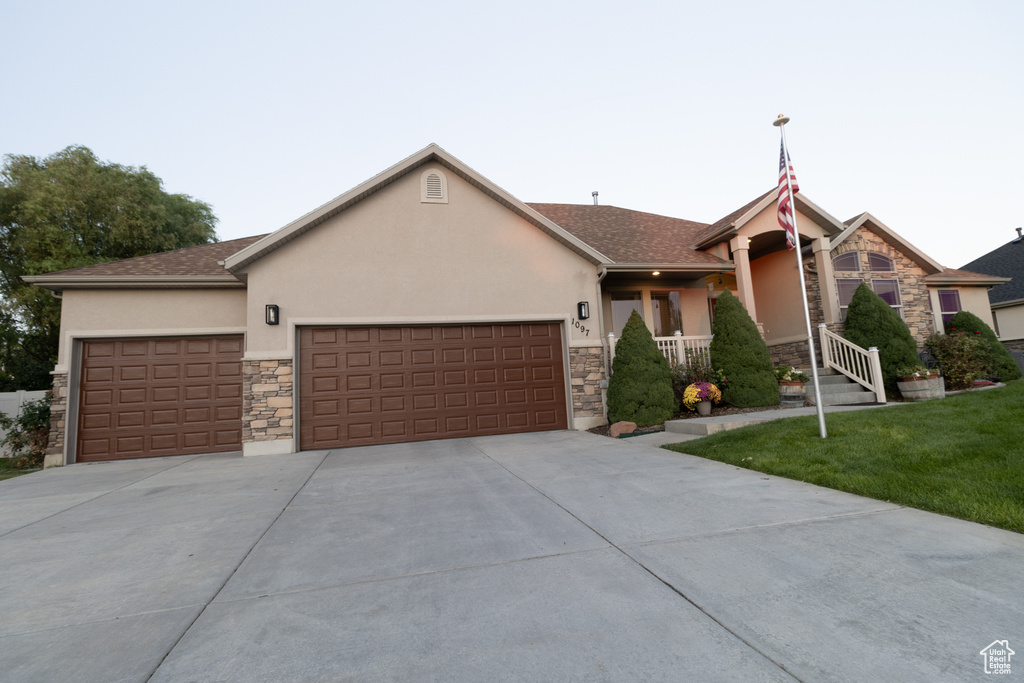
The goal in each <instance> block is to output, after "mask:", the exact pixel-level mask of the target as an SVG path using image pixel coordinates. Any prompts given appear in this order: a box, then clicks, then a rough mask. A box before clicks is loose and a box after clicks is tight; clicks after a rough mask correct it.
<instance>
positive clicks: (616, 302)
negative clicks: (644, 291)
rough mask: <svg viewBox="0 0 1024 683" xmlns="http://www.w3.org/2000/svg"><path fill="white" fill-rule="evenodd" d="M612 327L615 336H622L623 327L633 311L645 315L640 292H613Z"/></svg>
mask: <svg viewBox="0 0 1024 683" xmlns="http://www.w3.org/2000/svg"><path fill="white" fill-rule="evenodd" d="M611 298H612V327H613V328H614V330H615V336H616V337H621V336H622V328H623V327H625V326H626V321H627V320H629V316H630V314H631V313H632V312H633V311H636V312H637V313H639V314H640V315H641V316H643V303H642V298H641V296H640V292H612V293H611Z"/></svg>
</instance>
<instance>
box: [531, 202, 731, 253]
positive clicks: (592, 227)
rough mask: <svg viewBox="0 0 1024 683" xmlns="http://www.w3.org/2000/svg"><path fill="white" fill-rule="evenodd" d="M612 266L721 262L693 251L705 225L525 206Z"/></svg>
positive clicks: (591, 209) (577, 207)
mask: <svg viewBox="0 0 1024 683" xmlns="http://www.w3.org/2000/svg"><path fill="white" fill-rule="evenodd" d="M528 206H529V207H530V208H532V209H534V210H535V211H537V212H538V213H540V214H542V215H543V216H545V217H547V218H548V219H550V220H551V221H553V222H554V223H556V224H557V225H558V226H559V227H561V228H563V229H565V230H566V231H568V232H570V233H572V234H573V235H575V236H576V237H578V238H579V239H581V240H583V241H584V242H586V243H587V244H589V245H590V246H591V247H593V248H594V249H596V250H597V251H599V252H601V253H602V254H604V255H605V256H607V257H608V258H610V259H611V260H612V261H613V262H615V263H637V264H640V263H644V264H680V265H685V264H701V265H703V264H708V265H719V264H721V263H723V261H722V260H721V259H719V258H718V257H716V256H713V255H711V254H706V253H704V252H700V251H695V250H693V249H692V248H691V247H690V245H691V244H693V242H694V239H695V237H696V236H697V235H698V234H699V233H700V232H701V231H703V230H704V229H705V228H707V224H705V223H696V222H694V221H687V220H683V219H682V218H670V217H668V216H659V215H657V214H653V213H643V212H641V211H630V210H629V209H620V208H619V207H617V206H600V205H599V206H594V205H593V204H528Z"/></svg>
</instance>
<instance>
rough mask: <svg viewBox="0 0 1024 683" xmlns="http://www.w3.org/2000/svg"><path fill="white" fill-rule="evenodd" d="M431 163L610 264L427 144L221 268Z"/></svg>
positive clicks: (235, 265) (233, 266)
mask: <svg viewBox="0 0 1024 683" xmlns="http://www.w3.org/2000/svg"><path fill="white" fill-rule="evenodd" d="M432 161H433V162H437V163H439V164H441V165H442V166H444V167H445V168H446V169H448V170H449V171H451V172H452V173H455V174H456V175H458V176H459V177H460V178H462V179H463V180H465V181H466V182H468V183H470V184H471V185H473V186H474V187H476V188H477V189H479V190H481V191H482V192H484V193H485V194H487V195H489V196H490V197H491V198H492V199H494V200H496V201H497V202H498V203H500V204H502V205H504V206H505V207H506V208H508V209H510V210H512V211H513V212H515V213H517V214H519V215H520V216H521V217H523V218H525V219H526V220H528V221H530V222H531V223H533V224H534V225H536V226H537V227H539V228H540V229H542V230H543V231H545V232H547V233H548V234H549V235H551V236H552V237H553V238H554V239H556V240H557V241H559V242H561V243H562V244H564V245H565V246H566V247H568V248H569V249H571V250H572V251H574V252H576V253H577V254H579V255H580V256H582V257H583V258H585V259H587V260H588V261H590V262H592V263H594V264H600V263H608V262H610V261H611V259H610V258H608V257H607V256H605V255H604V254H601V253H600V252H598V251H597V250H596V249H594V248H593V247H591V246H590V245H588V244H586V243H584V242H583V241H581V240H580V239H578V238H577V237H575V236H573V235H571V234H570V233H568V232H566V231H565V230H564V229H562V228H561V227H560V226H558V225H557V224H555V223H554V222H552V221H551V220H550V219H548V218H546V217H545V216H543V215H541V214H540V213H538V212H537V211H535V210H533V209H531V208H530V207H529V206H527V205H526V204H524V203H523V202H521V201H519V200H518V199H516V198H515V197H513V196H512V195H511V194H509V193H508V192H506V191H505V190H504V189H502V188H501V187H499V186H497V185H495V184H494V183H493V182H491V181H490V180H488V179H487V178H485V177H483V176H482V175H480V174H479V173H477V172H476V171H474V170H473V169H471V168H469V167H468V166H467V165H466V164H464V163H463V162H461V161H460V160H458V159H456V158H455V157H454V156H452V155H451V154H449V153H448V152H446V151H445V150H443V149H441V147H439V146H438V145H436V144H430V145H428V146H426V147H424V148H423V149H422V150H420V151H419V152H417V153H415V154H413V155H412V156H410V157H408V158H406V159H404V160H402V161H400V162H398V163H397V164H395V165H394V166H391V167H390V168H388V169H387V170H385V171H382V172H381V173H378V174H377V175H375V176H374V177H372V178H370V179H369V180H367V181H366V182H365V183H362V184H361V185H358V186H357V187H355V188H353V189H351V190H349V191H348V192H346V193H344V194H342V195H340V196H338V197H336V198H335V199H333V200H331V201H330V202H328V203H326V204H324V205H323V206H321V207H320V208H318V209H315V210H313V211H311V212H309V213H307V214H306V215H305V216H302V217H301V218H299V219H297V220H295V221H292V222H291V223H289V224H288V225H286V226H284V227H283V228H281V229H280V230H277V231H275V232H273V233H271V234H269V235H267V236H266V237H264V238H263V239H261V240H259V241H258V242H255V243H254V244H251V245H249V246H248V247H246V248H245V249H242V250H241V251H239V252H237V253H235V254H232V255H231V256H229V257H228V258H226V259H225V260H224V267H225V268H227V269H228V270H229V271H231V272H237V271H238V270H240V269H242V268H245V267H246V266H248V265H249V264H251V263H253V262H254V261H256V260H258V259H259V258H261V257H263V256H265V255H266V254H269V253H270V252H272V251H274V250H275V249H278V248H280V247H281V246H283V245H285V244H287V243H288V242H290V241H291V240H293V239H295V238H296V237H299V236H300V235H302V234H304V233H305V232H307V231H309V230H311V229H312V228H314V227H316V226H317V225H320V224H321V223H323V222H325V221H327V220H328V219H330V218H333V217H334V216H336V215H338V214H339V213H341V212H342V211H344V210H345V209H347V208H349V207H350V206H352V205H354V204H356V203H357V202H360V201H362V200H363V199H365V198H367V197H369V196H370V195H371V194H374V193H375V192H377V191H378V190H381V189H383V188H384V187H386V186H388V185H390V184H391V183H393V182H395V181H396V180H399V179H400V178H402V177H404V176H406V175H408V174H409V173H411V172H412V171H414V170H416V169H417V168H419V167H420V166H423V165H424V164H427V163H429V162H432Z"/></svg>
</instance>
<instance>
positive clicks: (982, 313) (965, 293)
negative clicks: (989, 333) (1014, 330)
mask: <svg viewBox="0 0 1024 683" xmlns="http://www.w3.org/2000/svg"><path fill="white" fill-rule="evenodd" d="M940 289H955V290H957V291H958V292H960V310H962V311H968V312H970V313H973V314H974V315H976V316H978V317H979V318H981V320H982V322H984V323H985V324H986V325H988V326H989V327H991V328H992V329H993V330H994V329H996V325H995V319H994V318H993V317H992V308H991V305H990V304H989V301H988V289H987V288H985V287H932V288H931V290H930V291H929V295H930V296H931V306H932V311H933V316H934V323H933V324H934V325H935V329H936V330H939V331H942V329H943V325H942V309H941V308H940V307H939V290H940Z"/></svg>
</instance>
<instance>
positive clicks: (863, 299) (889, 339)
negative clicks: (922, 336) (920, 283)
mask: <svg viewBox="0 0 1024 683" xmlns="http://www.w3.org/2000/svg"><path fill="white" fill-rule="evenodd" d="M843 336H844V337H846V340H847V341H850V342H853V343H854V344H856V345H857V346H860V347H863V348H865V349H868V348H871V347H872V346H875V347H878V360H879V362H880V363H881V364H882V378H883V380H884V381H885V393H886V394H887V395H889V396H893V397H896V396H899V389H898V388H897V387H896V382H897V380H898V377H897V374H898V373H897V372H896V371H897V370H898V369H899V368H901V367H906V366H908V365H915V364H917V363H920V362H921V361H920V359H919V358H918V357H917V341H916V340H915V339H914V335H912V334H910V328H909V327H907V324H906V323H905V322H903V318H901V317H900V314H899V313H897V312H896V311H894V310H893V308H892V306H890V305H889V304H887V303H885V299H883V298H882V297H880V296H878V295H877V294H875V293H874V292H873V291H872V290H871V288H870V287H868V286H867V285H866V284H864V283H863V282H862V283H860V286H858V287H857V289H856V291H854V293H853V298H852V299H850V306H849V308H847V309H846V334H845V335H843Z"/></svg>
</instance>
